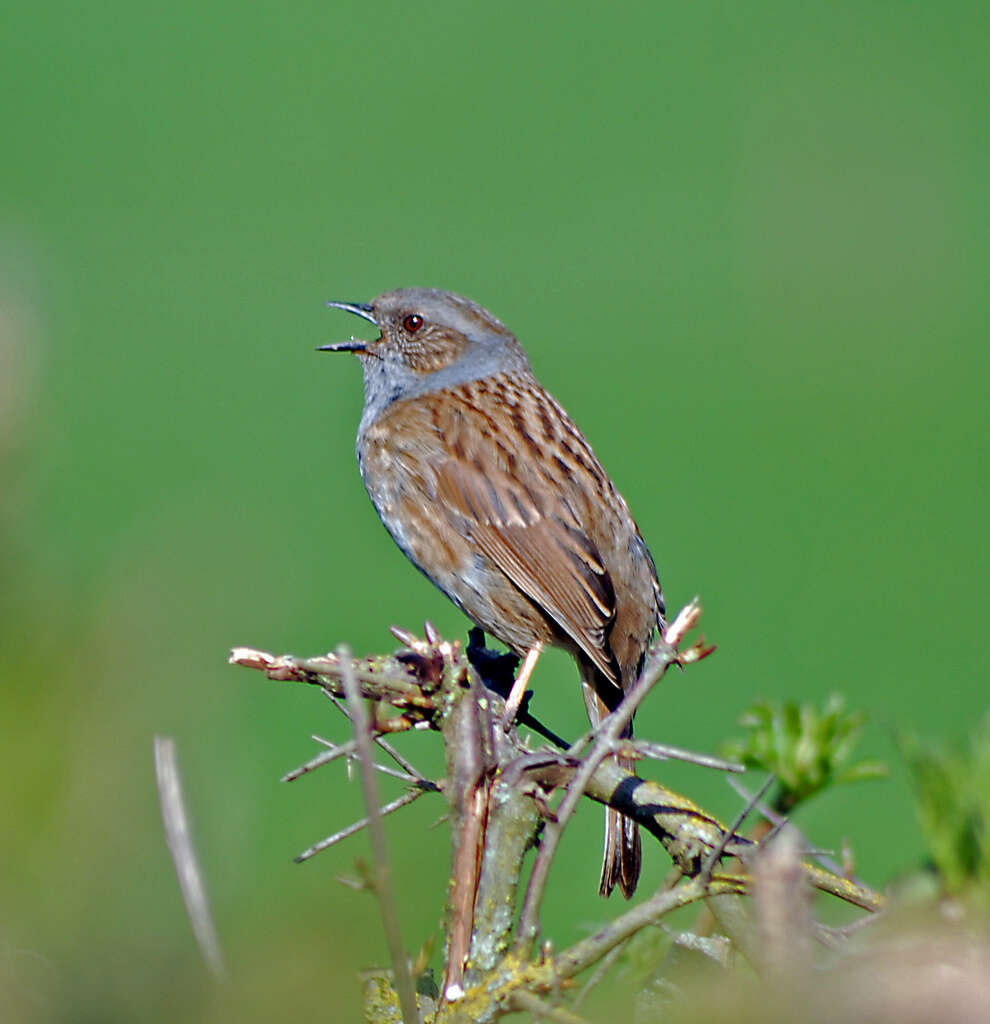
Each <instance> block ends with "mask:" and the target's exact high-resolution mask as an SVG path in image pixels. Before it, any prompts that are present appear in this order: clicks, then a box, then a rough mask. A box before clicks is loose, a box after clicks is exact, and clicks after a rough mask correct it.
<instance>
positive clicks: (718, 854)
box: [701, 775, 776, 879]
mask: <svg viewBox="0 0 990 1024" xmlns="http://www.w3.org/2000/svg"><path fill="white" fill-rule="evenodd" d="M775 779H776V776H775V775H770V776H768V778H767V781H766V782H764V783H763V785H762V786H761V787H760V791H759V792H758V793H757V794H756V796H754V797H753V798H752V799H751V800H750V801H749V802H748V803H747V804H746V806H745V807H744V808H743V809H742V810H741V811H740V812H739V816H738V817H737V818H736V820H735V821H734V822H733V823H732V825H731V826H730V827H729V828H728V829H726V830H725V831H724V832H723V834H722V839H721V841H720V842H719V844H718V846H716V847H715V849H714V850H712V852H711V853H710V854H709V855H708V858H707V860H706V861H705V863H704V866H703V867H702V869H701V876H702V878H705V879H709V878H711V877H712V872H713V871H714V870H715V866H716V865H717V864H718V862H719V861H720V860H721V859H722V854H724V853H725V848H726V847H727V846H728V845H729V843H730V842H731V840H732V839H733V838H735V836H736V833H737V832H738V831H739V829H740V828H742V825H743V822H744V821H745V820H746V819H747V818H748V817H749V816H750V815H751V814H752V813H753V809H754V808H755V807H756V805H757V804H758V803H759V802H760V800H762V799H763V795H764V794H765V793H766V791H767V790H768V789H769V788H770V787H771V786H772V785H773V783H774V780H775Z"/></svg>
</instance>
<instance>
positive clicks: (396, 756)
mask: <svg viewBox="0 0 990 1024" xmlns="http://www.w3.org/2000/svg"><path fill="white" fill-rule="evenodd" d="M323 693H324V695H325V696H326V697H328V698H329V699H330V700H331V701H333V703H334V706H335V707H336V708H337V710H338V711H340V713H341V714H342V715H343V716H344V718H346V719H347V720H348V722H349V721H350V720H351V716H350V714H348V711H347V708H345V707H344V705H343V704H342V703H341V701H340V698H339V697H338V696H337V695H336V694H335V693H331V692H330V691H329V690H324V691H323ZM373 739H374V741H375V743H377V744H378V746H380V747H381V748H382V750H384V751H385V753H386V754H388V756H389V757H390V758H392V760H393V761H394V762H395V763H396V764H397V765H398V766H399V767H400V768H403V769H405V770H406V771H407V772H409V774H410V775H413V776H415V777H416V778H417V779H422V778H425V776H424V775H423V773H422V772H421V771H419V769H418V768H416V766H415V765H414V764H413V763H412V762H411V761H410V760H409V759H408V758H407V757H404V756H403V755H402V754H400V753H399V751H398V750H396V749H395V747H393V746H392V744H391V743H389V741H388V740H386V739H384V738H383V737H382V736H374V737H373Z"/></svg>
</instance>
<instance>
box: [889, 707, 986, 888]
mask: <svg viewBox="0 0 990 1024" xmlns="http://www.w3.org/2000/svg"><path fill="white" fill-rule="evenodd" d="M899 746H900V749H901V752H902V754H903V756H904V759H905V761H906V762H907V765H908V768H909V769H910V773H911V780H912V788H913V790H914V795H915V806H916V809H917V812H918V820H919V822H920V823H921V831H922V835H923V836H924V839H925V845H926V847H927V849H928V854H929V856H930V857H931V862H932V864H933V866H934V868H935V870H936V871H937V872H938V875H939V877H940V879H941V881H942V884H943V885H944V887H945V891H946V892H947V893H949V894H951V895H954V896H967V897H970V898H974V899H977V900H979V901H982V902H983V904H984V905H986V904H988V903H990V714H988V715H987V716H985V717H984V719H983V721H982V722H981V723H980V725H979V726H978V727H977V728H976V729H975V730H974V731H973V732H972V734H971V735H970V736H969V737H968V738H967V739H966V740H965V741H963V742H962V743H953V744H949V743H947V742H945V741H944V740H937V739H931V738H925V739H921V738H919V737H917V736H913V735H907V734H904V735H902V736H901V737H900V742H899Z"/></svg>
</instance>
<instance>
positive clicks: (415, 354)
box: [322, 288, 664, 897]
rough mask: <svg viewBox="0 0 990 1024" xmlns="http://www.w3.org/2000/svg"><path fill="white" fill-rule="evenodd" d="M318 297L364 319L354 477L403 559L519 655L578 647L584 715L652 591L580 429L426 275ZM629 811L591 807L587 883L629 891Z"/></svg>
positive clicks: (619, 662)
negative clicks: (338, 296) (595, 814)
mask: <svg viewBox="0 0 990 1024" xmlns="http://www.w3.org/2000/svg"><path fill="white" fill-rule="evenodd" d="M329 305H330V306H334V307H336V308H338V309H343V310H346V311H347V312H349V313H355V314H356V315H357V316H360V317H363V318H364V319H365V320H370V321H371V323H373V324H374V325H375V326H376V327H377V328H378V329H379V330H380V331H381V336H380V337H379V338H377V339H376V340H375V341H359V340H357V339H354V338H352V339H351V340H350V341H346V342H342V343H339V344H335V345H324V346H322V350H323V351H328V352H354V353H355V354H356V355H357V356H358V358H359V359H360V360H361V365H362V367H363V369H364V413H363V415H362V416H361V425H360V427H359V428H358V436H357V455H358V462H359V463H360V466H361V476H362V477H363V478H364V485H365V487H366V488H367V489H368V494H369V495H370V496H371V500H372V502H373V503H374V506H375V508H376V509H377V510H378V515H379V516H380V517H381V520H382V522H383V523H384V524H385V527H386V529H387V530H388V532H389V533H390V534H391V535H392V537H393V539H394V540H395V542H396V543H397V544H398V545H399V547H400V548H401V549H402V550H403V551H404V552H405V554H406V556H407V557H408V558H409V559H410V561H412V563H413V564H414V565H415V566H416V567H417V568H418V569H419V570H420V571H421V572H422V573H423V574H424V575H425V576H426V577H427V578H429V579H430V580H432V581H433V582H434V583H435V584H436V585H437V586H438V587H439V588H440V589H441V590H442V591H443V592H444V593H445V594H446V595H447V596H448V597H449V598H450V599H451V600H452V601H453V602H454V603H455V604H456V605H457V606H458V607H459V608H460V609H461V610H462V611H464V612H465V614H467V615H468V616H469V617H470V618H472V619H473V620H474V621H475V622H476V623H477V624H478V625H479V626H481V628H482V629H484V630H485V631H486V632H488V633H490V634H491V635H492V636H494V637H496V638H497V639H498V640H501V641H502V642H503V643H505V644H507V645H508V646H509V647H510V648H511V649H512V650H513V651H514V652H515V653H516V654H519V655H525V654H527V653H528V652H531V651H532V650H534V649H537V650H538V649H539V648H540V647H542V646H546V645H552V646H555V647H562V648H564V649H565V650H567V651H570V652H571V654H573V655H574V657H575V658H576V659H577V662H578V665H579V666H580V671H581V680H582V683H583V689H584V699H585V704H586V705H587V709H588V716H589V718H590V719H591V722H592V723H593V724H597V723H598V722H599V721H600V720H601V718H602V717H603V716H604V715H606V714H607V713H608V712H609V711H610V710H613V709H614V708H615V707H616V706H617V704H618V702H619V701H620V700H621V699H622V694H623V691H624V689H625V688H627V687H629V686H630V685H631V684H632V683H633V682H634V681H635V679H636V678H637V676H638V674H639V672H640V669H641V667H642V664H643V658H644V655H645V652H646V648H647V645H648V644H649V642H650V639H651V637H652V635H653V631H654V630H655V629H656V628H657V626H658V624H659V625H660V626H661V627H662V626H663V614H664V603H663V595H662V593H661V590H660V582H659V580H658V579H657V571H656V567H655V566H654V564H653V559H652V557H651V556H650V552H649V550H648V549H647V547H646V543H645V542H644V541H643V538H642V536H641V535H640V532H639V529H638V528H637V526H636V523H635V522H634V521H633V517H632V515H631V514H630V512H629V508H628V506H627V505H626V502H625V500H624V499H623V497H622V496H621V495H620V494H619V492H618V491H617V490H616V489H615V487H614V485H613V484H612V481H611V480H610V479H609V477H608V474H607V473H606V472H605V470H604V469H603V468H602V465H601V463H600V462H599V461H598V459H597V458H596V457H595V453H594V452H593V451H592V450H591V446H590V445H589V444H588V442H587V441H586V440H585V439H584V435H583V434H582V433H581V431H580V430H578V428H577V427H576V426H575V424H574V422H573V421H572V420H571V418H570V417H569V416H568V415H567V413H566V412H565V411H564V410H563V408H562V407H561V406H560V404H559V403H558V402H557V401H556V400H555V399H554V398H552V397H551V396H550V395H549V394H547V392H546V391H544V390H543V388H542V386H541V385H540V383H539V381H537V379H536V377H535V376H534V375H533V370H532V368H531V367H530V365H529V360H528V359H527V358H526V353H525V352H524V351H523V349H522V346H521V345H520V344H519V342H518V341H517V340H516V338H515V337H514V336H513V335H512V334H511V333H510V332H509V331H508V329H507V328H506V327H505V326H504V324H502V323H501V322H500V321H499V320H497V319H496V318H495V317H494V316H492V314H491V313H489V312H488V311H487V310H486V309H483V308H482V307H481V306H479V305H477V303H474V302H472V301H471V300H470V299H465V298H462V297H461V296H459V295H453V294H451V293H449V292H443V291H437V290H434V289H429V288H407V289H400V290H398V291H393V292H386V293H385V294H384V295H379V296H378V298H377V299H375V300H374V301H373V302H371V303H368V304H365V303H352V302H331V303H329ZM639 871H640V843H639V833H638V830H637V827H636V825H635V823H634V822H632V821H631V820H629V819H628V818H624V817H622V816H621V815H619V814H617V813H616V812H615V811H613V810H607V811H606V821H605V861H604V865H603V868H602V880H601V888H600V891H601V893H602V895H605V896H607V895H609V893H611V891H612V890H613V888H614V887H615V885H616V884H618V885H619V886H620V887H621V889H622V892H623V893H624V894H625V895H626V897H629V896H631V895H632V893H633V891H634V890H635V888H636V882H637V880H638V878H639Z"/></svg>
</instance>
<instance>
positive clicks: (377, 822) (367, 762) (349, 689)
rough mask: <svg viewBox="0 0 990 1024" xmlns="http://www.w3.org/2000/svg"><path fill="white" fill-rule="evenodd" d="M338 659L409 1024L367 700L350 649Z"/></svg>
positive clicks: (414, 1009)
mask: <svg viewBox="0 0 990 1024" xmlns="http://www.w3.org/2000/svg"><path fill="white" fill-rule="evenodd" d="M338 662H339V663H340V666H341V682H342V683H343V685H344V692H345V693H346V695H347V703H348V706H349V709H350V712H351V721H352V722H353V723H354V738H355V739H356V740H357V750H358V758H359V762H360V768H361V772H360V774H361V788H362V789H363V790H364V802H365V804H366V805H367V807H368V833H369V835H370V838H371V855H372V859H373V861H374V865H375V890H376V892H377V894H378V899H379V902H380V903H381V911H382V923H383V924H384V926H385V939H386V941H387V942H388V947H389V952H390V953H391V957H392V972H393V975H394V977H395V989H396V992H397V994H398V996H399V1007H400V1008H401V1010H402V1018H403V1020H404V1022H405V1024H418V1021H419V1008H418V1005H417V1003H416V989H415V988H414V987H413V980H412V974H411V973H410V970H409V961H408V960H407V959H406V953H405V950H404V948H403V945H402V932H401V931H400V928H399V911H398V906H397V904H396V902H395V891H394V889H393V887H392V871H391V866H390V864H389V859H388V847H387V844H386V842H385V828H384V826H383V825H382V816H381V797H380V795H379V792H378V779H377V778H376V777H375V773H374V771H372V769H371V765H372V761H373V758H372V753H371V729H370V723H369V721H368V713H367V711H366V710H365V708H364V704H362V703H361V690H360V688H359V686H358V681H357V678H356V677H355V674H354V663H353V661H352V659H351V655H350V652H349V651H347V650H344V649H341V650H340V651H339V653H338Z"/></svg>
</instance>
